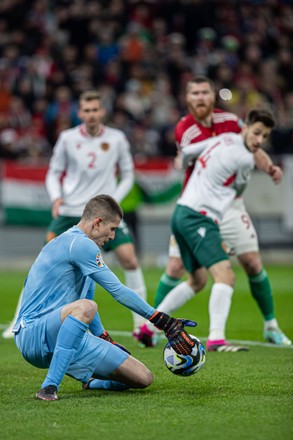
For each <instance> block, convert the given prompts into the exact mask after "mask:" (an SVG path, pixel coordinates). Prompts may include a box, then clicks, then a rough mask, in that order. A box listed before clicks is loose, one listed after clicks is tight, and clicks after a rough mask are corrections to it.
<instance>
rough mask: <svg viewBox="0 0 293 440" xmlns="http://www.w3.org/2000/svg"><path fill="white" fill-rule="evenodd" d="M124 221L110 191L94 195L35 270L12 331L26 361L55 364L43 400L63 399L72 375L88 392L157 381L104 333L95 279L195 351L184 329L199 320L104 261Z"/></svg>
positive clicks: (178, 346) (185, 349) (179, 347)
mask: <svg viewBox="0 0 293 440" xmlns="http://www.w3.org/2000/svg"><path fill="white" fill-rule="evenodd" d="M121 219H122V209H121V208H120V206H119V205H118V203H117V202H116V201H115V200H114V199H113V198H112V197H111V196H109V195H104V194H102V195H99V196H97V197H94V198H93V199H91V200H90V201H89V202H88V203H87V204H86V206H85V209H84V212H83V214H82V216H81V219H80V221H79V223H78V224H77V225H76V226H74V227H72V228H70V229H69V230H68V231H66V232H65V233H63V234H61V235H59V236H58V237H56V238H55V239H54V240H51V241H50V242H49V243H48V244H47V245H46V246H45V247H44V248H43V249H42V251H41V252H40V254H39V255H38V257H37V259H36V260H35V262H34V264H33V265H32V267H31V269H30V271H29V274H28V276H27V278H26V281H25V286H24V293H23V299H22V304H21V308H20V312H19V315H18V317H17V320H16V323H15V325H14V328H13V332H14V334H15V343H16V345H17V347H18V349H19V350H20V352H21V353H22V355H23V357H24V358H25V359H26V360H27V362H29V363H30V364H32V365H34V366H35V367H38V368H49V370H48V373H47V375H46V378H45V380H44V382H43V384H42V386H41V389H40V390H39V391H38V392H37V393H36V398H37V399H40V400H47V401H50V400H51V401H53V400H57V399H58V395H57V391H58V387H59V385H60V383H61V381H62V379H63V377H64V375H65V374H67V375H68V376H70V377H73V378H74V379H76V380H78V381H80V382H82V383H83V388H84V389H107V390H124V389H127V388H130V387H132V388H145V387H147V386H149V385H151V383H152V382H153V376H152V374H151V372H150V371H149V370H148V369H147V368H146V367H145V366H144V365H143V364H142V363H141V362H139V361H138V360H137V359H135V358H133V357H132V356H130V353H129V352H128V350H127V349H126V348H125V347H123V346H122V345H120V344H117V343H115V342H114V341H113V340H112V338H111V337H110V335H109V334H108V333H107V332H106V331H105V329H104V327H103V325H102V322H101V319H100V316H99V314H98V313H97V304H96V303H95V301H94V300H93V299H94V292H95V283H98V284H100V285H101V286H102V287H103V288H104V289H106V290H107V291H108V292H109V293H110V294H111V295H112V296H113V298H114V299H115V300H116V301H118V302H119V303H120V304H122V305H124V306H126V307H128V308H130V309H131V310H133V311H135V312H136V313H138V314H140V315H141V316H143V317H144V318H147V319H149V320H150V321H151V322H152V323H153V324H154V325H155V326H157V327H158V328H159V329H161V330H163V331H165V333H166V336H167V338H168V339H169V341H170V343H171V346H172V347H173V348H174V350H175V351H176V352H177V353H181V354H189V353H190V352H191V350H192V348H193V346H194V341H193V340H192V339H191V338H190V337H189V335H188V334H187V333H186V332H185V330H184V326H185V325H188V326H191V327H195V326H196V323H195V322H194V321H188V320H181V319H175V318H171V317H169V316H168V315H166V314H165V313H161V312H158V311H156V310H155V309H154V308H153V307H151V306H150V305H149V304H147V303H146V302H145V301H144V300H143V299H142V298H140V297H139V296H138V295H137V294H136V293H135V292H134V291H133V290H131V289H129V288H127V287H126V286H124V285H123V284H122V283H121V282H120V281H119V280H118V278H117V277H116V276H115V275H114V274H113V272H111V270H110V269H109V268H108V267H107V266H106V264H105V263H104V261H103V258H102V255H101V252H100V247H101V246H103V245H104V244H105V243H107V242H108V241H111V240H113V239H114V237H115V231H116V230H117V228H118V225H119V222H120V221H121Z"/></svg>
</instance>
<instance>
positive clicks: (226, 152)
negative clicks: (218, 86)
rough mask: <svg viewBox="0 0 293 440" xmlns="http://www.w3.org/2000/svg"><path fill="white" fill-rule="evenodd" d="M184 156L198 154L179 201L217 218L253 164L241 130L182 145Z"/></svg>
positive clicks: (224, 209) (180, 203)
mask: <svg viewBox="0 0 293 440" xmlns="http://www.w3.org/2000/svg"><path fill="white" fill-rule="evenodd" d="M182 154H183V158H188V157H189V155H190V157H191V156H193V157H194V155H199V156H198V158H197V161H196V165H195V168H194V170H193V172H192V174H191V176H190V178H189V180H188V183H187V185H186V187H185V189H184V191H183V193H182V195H181V197H180V198H179V200H178V202H177V203H178V204H179V205H183V206H187V207H189V208H191V209H193V210H194V211H198V212H200V213H202V214H203V215H207V216H208V217H210V218H212V219H213V220H214V221H216V222H220V221H221V220H222V218H223V216H224V214H225V212H226V211H227V210H228V208H229V207H230V205H231V204H232V202H233V200H234V199H235V196H236V194H237V193H238V192H239V191H240V190H241V189H242V188H243V186H246V185H247V183H248V181H249V178H250V175H251V171H252V170H253V168H254V166H255V161H254V156H253V154H252V153H251V152H250V151H249V150H248V149H247V148H246V146H245V144H244V141H243V137H242V136H241V134H235V133H224V134H221V135H219V136H215V137H213V138H210V139H207V140H205V141H202V142H197V143H194V144H191V145H188V146H186V147H183V148H182Z"/></svg>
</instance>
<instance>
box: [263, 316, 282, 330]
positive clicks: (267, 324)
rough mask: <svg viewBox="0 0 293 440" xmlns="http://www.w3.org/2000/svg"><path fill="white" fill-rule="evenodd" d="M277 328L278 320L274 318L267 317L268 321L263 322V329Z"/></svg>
mask: <svg viewBox="0 0 293 440" xmlns="http://www.w3.org/2000/svg"><path fill="white" fill-rule="evenodd" d="M277 328H279V326H278V321H277V320H276V319H275V318H274V319H269V320H268V321H265V322H264V329H265V330H268V329H277Z"/></svg>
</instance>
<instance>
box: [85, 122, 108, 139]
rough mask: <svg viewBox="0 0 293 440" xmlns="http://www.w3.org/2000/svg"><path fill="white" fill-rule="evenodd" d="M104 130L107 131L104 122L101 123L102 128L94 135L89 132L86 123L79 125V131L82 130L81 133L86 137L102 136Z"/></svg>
mask: <svg viewBox="0 0 293 440" xmlns="http://www.w3.org/2000/svg"><path fill="white" fill-rule="evenodd" d="M104 131H105V127H104V125H103V124H101V125H100V128H99V131H98V132H97V133H96V134H95V135H94V136H92V135H90V134H89V133H88V132H87V130H86V127H85V124H81V125H80V126H79V132H80V134H81V135H82V136H84V137H87V138H93V137H99V136H102V134H103V133H104Z"/></svg>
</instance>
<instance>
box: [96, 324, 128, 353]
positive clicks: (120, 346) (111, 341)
mask: <svg viewBox="0 0 293 440" xmlns="http://www.w3.org/2000/svg"><path fill="white" fill-rule="evenodd" d="M98 337H99V338H101V339H104V341H108V342H110V343H111V344H113V345H116V347H119V348H120V349H121V350H123V351H126V353H128V354H131V353H130V351H128V350H127V348H125V347H124V345H122V344H118V342H115V341H113V339H112V338H111V336H110V335H109V333H108V332H107V331H106V330H104V333H102V334H101V335H100V336H98Z"/></svg>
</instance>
